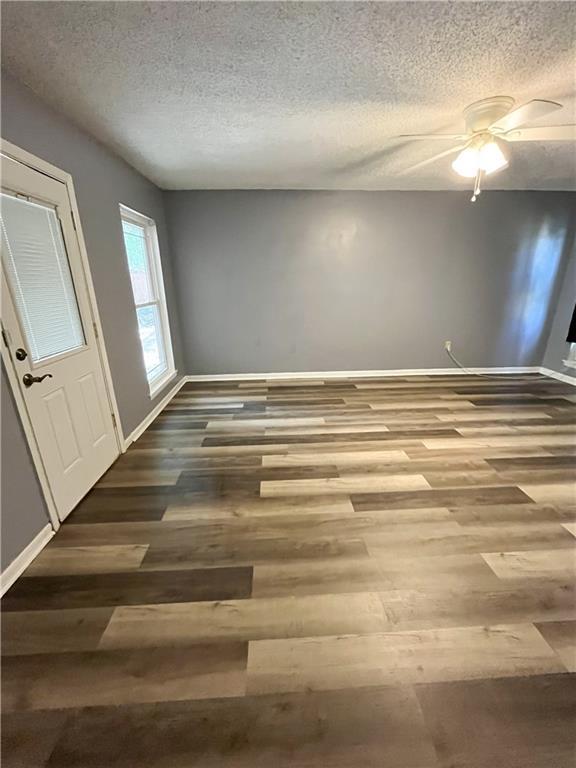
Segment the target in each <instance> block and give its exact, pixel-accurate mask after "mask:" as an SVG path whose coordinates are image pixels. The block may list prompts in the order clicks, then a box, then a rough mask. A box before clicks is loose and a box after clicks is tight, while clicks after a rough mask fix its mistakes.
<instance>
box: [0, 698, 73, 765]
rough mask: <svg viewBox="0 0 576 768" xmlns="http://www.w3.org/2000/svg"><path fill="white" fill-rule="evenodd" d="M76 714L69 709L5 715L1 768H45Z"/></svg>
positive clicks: (3, 717) (4, 713)
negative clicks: (66, 727)
mask: <svg viewBox="0 0 576 768" xmlns="http://www.w3.org/2000/svg"><path fill="white" fill-rule="evenodd" d="M73 715H74V713H73V712H72V711H67V710H59V711H57V710H52V711H46V710H44V711H42V712H8V713H6V712H3V713H2V748H1V759H2V768H45V766H46V765H47V761H48V759H49V757H50V754H51V752H52V750H53V749H54V747H55V745H56V743H57V742H58V740H59V739H60V737H61V736H62V735H63V732H64V730H65V726H66V725H67V723H69V722H70V721H71V720H72V718H73Z"/></svg>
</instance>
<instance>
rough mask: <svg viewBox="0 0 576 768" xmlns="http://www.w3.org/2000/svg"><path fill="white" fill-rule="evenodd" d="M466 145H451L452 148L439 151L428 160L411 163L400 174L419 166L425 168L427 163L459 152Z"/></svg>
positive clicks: (429, 163) (416, 168)
mask: <svg viewBox="0 0 576 768" xmlns="http://www.w3.org/2000/svg"><path fill="white" fill-rule="evenodd" d="M465 146H466V145H465V144H458V145H457V146H456V147H451V148H450V149H446V150H444V152H439V153H438V154H437V155H433V156H432V157H429V158H428V159H427V160H422V161H421V162H420V163H416V164H415V165H411V166H410V167H409V168H406V170H404V171H401V172H400V176H404V175H405V174H407V173H411V172H412V171H416V170H418V169H419V168H424V167H425V166H426V165H431V164H432V163H435V162H436V161H437V160H441V159H442V158H443V157H448V155H453V154H454V153H455V152H459V151H460V150H461V149H464V147H465Z"/></svg>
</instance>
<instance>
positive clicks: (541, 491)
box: [522, 480, 576, 504]
mask: <svg viewBox="0 0 576 768" xmlns="http://www.w3.org/2000/svg"><path fill="white" fill-rule="evenodd" d="M522 490H523V491H524V493H525V494H526V495H527V496H529V497H530V498H531V499H533V500H534V501H536V502H538V503H546V502H548V503H551V504H576V484H575V483H574V481H573V480H572V482H567V483H550V484H546V483H542V484H538V485H532V484H530V485H528V484H526V485H523V486H522Z"/></svg>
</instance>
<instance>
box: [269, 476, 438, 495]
mask: <svg viewBox="0 0 576 768" xmlns="http://www.w3.org/2000/svg"><path fill="white" fill-rule="evenodd" d="M425 488H430V485H429V483H428V482H427V481H426V480H425V478H424V477H423V476H422V475H382V476H378V475H347V476H346V477H327V478H323V479H321V478H319V479H316V480H265V481H263V482H262V483H260V494H261V495H262V496H263V497H275V496H299V495H301V496H314V495H317V494H330V493H336V494H339V493H354V492H359V491H362V492H363V493H379V492H386V491H420V490H424V489H425Z"/></svg>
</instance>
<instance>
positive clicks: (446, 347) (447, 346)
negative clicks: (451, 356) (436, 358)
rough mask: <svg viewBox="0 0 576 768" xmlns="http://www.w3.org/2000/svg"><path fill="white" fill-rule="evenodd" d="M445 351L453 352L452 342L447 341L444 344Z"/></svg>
mask: <svg viewBox="0 0 576 768" xmlns="http://www.w3.org/2000/svg"><path fill="white" fill-rule="evenodd" d="M444 349H445V350H446V351H447V352H452V342H451V341H445V342H444Z"/></svg>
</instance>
